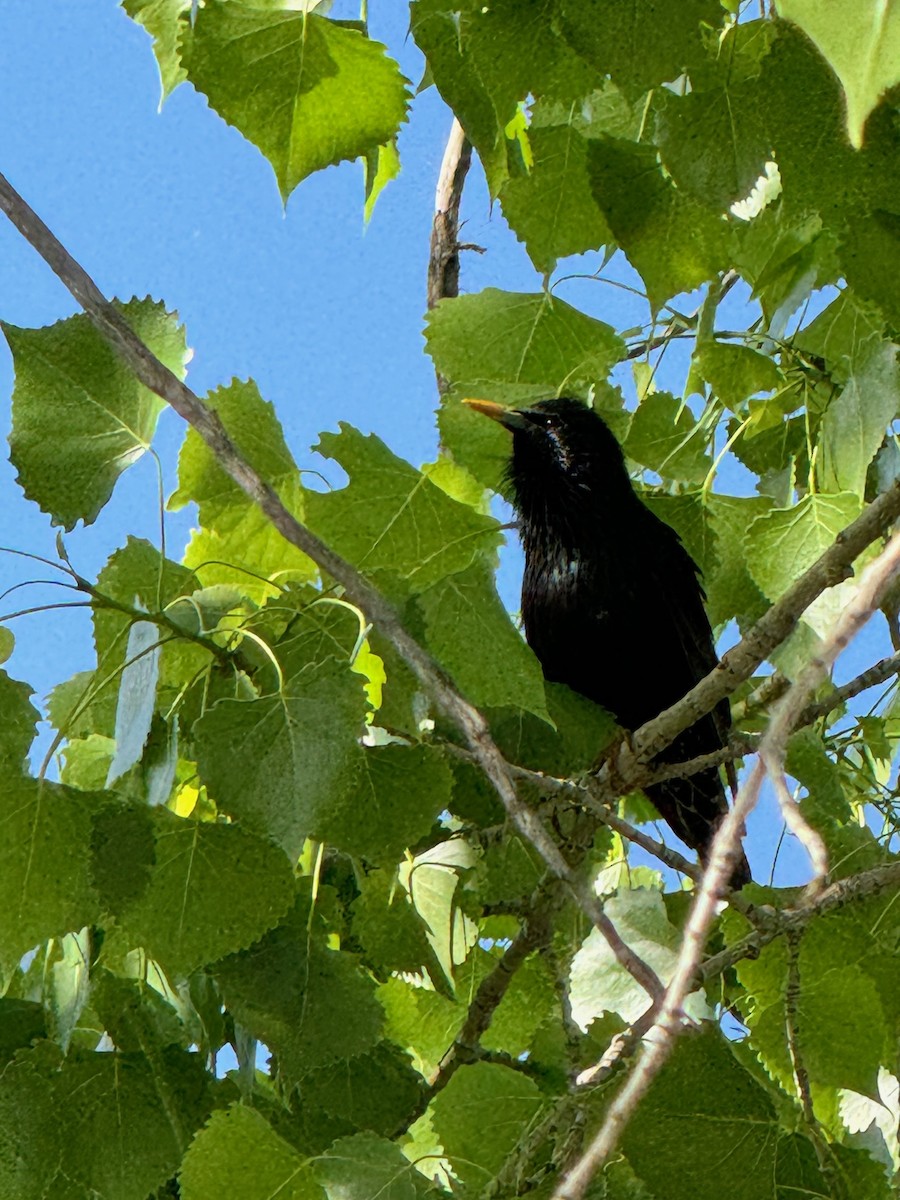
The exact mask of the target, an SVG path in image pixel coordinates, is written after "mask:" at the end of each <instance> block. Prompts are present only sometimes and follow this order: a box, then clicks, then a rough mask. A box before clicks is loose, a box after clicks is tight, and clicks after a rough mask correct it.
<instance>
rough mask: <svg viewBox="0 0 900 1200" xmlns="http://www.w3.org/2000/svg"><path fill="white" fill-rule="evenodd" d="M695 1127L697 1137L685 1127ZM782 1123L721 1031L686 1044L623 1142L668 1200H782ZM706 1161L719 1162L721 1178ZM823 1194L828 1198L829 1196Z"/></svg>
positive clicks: (706, 1029)
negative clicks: (724, 1199)
mask: <svg viewBox="0 0 900 1200" xmlns="http://www.w3.org/2000/svg"><path fill="white" fill-rule="evenodd" d="M686 1128H690V1130H691V1136H690V1138H689V1139H688V1138H686V1137H685V1129H686ZM778 1134H779V1125H778V1121H777V1118H776V1113H775V1109H774V1106H773V1104H772V1101H771V1100H770V1098H769V1096H768V1095H767V1094H766V1091H765V1090H764V1089H763V1088H762V1087H761V1086H760V1084H759V1083H757V1082H756V1080H755V1079H754V1078H753V1076H752V1075H751V1074H750V1073H749V1072H748V1071H746V1070H745V1069H744V1068H743V1067H742V1066H741V1065H740V1063H739V1062H738V1061H737V1059H736V1058H735V1056H734V1054H733V1052H732V1050H731V1048H730V1046H729V1044H728V1042H727V1041H726V1040H725V1039H724V1038H723V1036H722V1034H721V1033H720V1032H719V1030H718V1029H717V1028H716V1027H715V1026H714V1025H711V1024H710V1023H705V1024H704V1026H703V1030H702V1032H700V1033H693V1034H688V1035H686V1036H684V1037H682V1038H679V1040H678V1042H677V1043H676V1046H675V1050H674V1052H673V1054H672V1057H671V1058H670V1060H669V1062H668V1063H667V1064H666V1066H665V1067H664V1068H663V1069H662V1071H661V1072H660V1074H659V1075H658V1076H657V1077H656V1079H655V1080H654V1082H653V1083H652V1084H651V1086H650V1090H649V1091H648V1093H647V1095H646V1096H645V1098H644V1100H643V1101H642V1103H641V1104H640V1106H639V1107H638V1109H637V1111H636V1112H635V1114H634V1116H633V1118H632V1120H631V1121H630V1122H629V1124H628V1126H627V1128H626V1130H625V1133H624V1134H623V1137H622V1149H623V1150H624V1152H625V1154H626V1156H627V1158H628V1161H629V1162H630V1164H631V1166H632V1167H633V1168H634V1170H635V1171H636V1172H637V1174H638V1175H639V1176H640V1178H641V1179H643V1180H644V1182H645V1183H647V1184H648V1186H649V1187H650V1188H651V1189H652V1190H653V1192H654V1194H659V1195H664V1196H665V1197H666V1200H720V1198H721V1196H722V1195H723V1194H727V1195H728V1196H729V1197H732V1198H733V1200H776V1198H777V1197H778V1196H779V1195H780V1194H781V1192H780V1190H779V1181H778V1166H779V1161H778ZM698 1162H707V1163H716V1164H717V1169H716V1171H714V1172H707V1173H705V1172H702V1171H698V1170H697V1163H698ZM822 1194H825V1193H824V1192H823V1193H822Z"/></svg>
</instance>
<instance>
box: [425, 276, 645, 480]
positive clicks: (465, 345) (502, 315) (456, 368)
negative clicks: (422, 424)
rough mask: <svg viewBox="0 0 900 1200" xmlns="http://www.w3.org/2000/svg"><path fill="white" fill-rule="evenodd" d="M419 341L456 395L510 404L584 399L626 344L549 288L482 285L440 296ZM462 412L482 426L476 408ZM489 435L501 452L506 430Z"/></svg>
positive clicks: (506, 453)
mask: <svg viewBox="0 0 900 1200" xmlns="http://www.w3.org/2000/svg"><path fill="white" fill-rule="evenodd" d="M425 338H426V342H427V347H428V353H429V354H430V355H431V358H432V360H433V362H434V365H435V368H436V369H437V370H438V371H439V372H440V373H441V375H443V376H444V377H445V378H446V379H449V380H450V382H451V383H452V384H453V389H454V392H455V393H456V394H457V395H459V396H474V397H478V398H481V399H485V400H496V401H498V402H501V403H504V404H511V405H514V404H528V403H532V402H534V401H537V400H544V399H546V398H547V397H549V396H557V395H565V396H582V397H585V398H586V397H587V394H588V391H589V389H590V387H591V385H592V384H594V383H597V382H599V381H601V380H605V379H606V376H607V374H608V373H609V370H610V368H611V367H613V366H614V365H615V364H616V363H617V362H619V361H620V360H621V359H622V358H624V357H625V343H624V342H623V341H622V339H621V338H620V337H619V335H618V334H617V333H616V332H615V330H614V329H613V328H612V326H611V325H607V324H606V323H605V322H604V321H596V320H594V318H593V317H588V316H586V315H585V314H584V313H581V312H579V311H578V310H577V309H575V308H572V306H571V305H569V304H566V303H565V301H564V300H559V299H557V297H555V296H553V295H551V294H550V293H549V292H538V293H534V294H530V293H519V292H501V291H498V290H497V289H496V288H486V289H485V290H484V291H483V292H479V293H478V294H477V295H474V296H460V297H458V298H456V299H453V300H442V301H441V302H440V304H438V306H437V307H436V308H435V309H433V310H432V311H431V312H430V313H429V314H428V327H427V329H426V331H425ZM469 416H470V418H471V420H472V421H473V422H479V429H480V427H481V426H483V425H486V424H488V422H486V421H485V420H484V418H483V417H482V416H480V415H479V414H478V413H470V414H469ZM494 432H495V434H496V436H497V441H496V445H497V447H498V449H499V448H500V447H503V446H505V447H506V450H505V455H508V453H509V437H508V435H505V434H504V432H503V430H502V429H498V430H496V431H494ZM454 452H455V451H454ZM505 455H504V456H505ZM461 461H463V462H465V459H464V458H462V459H461Z"/></svg>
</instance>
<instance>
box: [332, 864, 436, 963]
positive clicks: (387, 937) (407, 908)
mask: <svg viewBox="0 0 900 1200" xmlns="http://www.w3.org/2000/svg"><path fill="white" fill-rule="evenodd" d="M359 888H360V894H359V896H358V897H357V898H356V900H354V902H353V905H352V908H351V910H350V911H351V918H352V930H353V937H354V940H355V941H357V942H358V943H359V944H360V946H361V947H362V950H363V957H364V959H365V961H366V962H367V963H369V964H370V965H372V966H373V967H374V968H375V969H376V970H377V971H378V972H379V974H381V973H390V972H394V971H408V972H410V973H413V974H415V973H417V972H421V971H422V969H423V968H424V967H429V968H433V966H434V964H435V963H436V960H435V957H434V951H433V950H432V949H431V946H430V944H429V942H428V937H427V930H428V927H427V926H426V924H425V922H424V921H423V919H422V918H421V917H420V916H419V914H418V913H417V912H416V910H415V909H414V908H413V906H412V902H411V900H410V898H409V893H408V892H407V891H406V889H405V888H403V887H401V886H400V885H399V883H398V882H397V880H396V878H395V877H394V876H393V875H390V874H388V872H386V871H369V872H368V873H367V874H366V875H364V876H363V877H362V879H361V880H360V884H359ZM429 974H432V970H431V969H429ZM437 974H438V975H440V971H439V970H438V972H437Z"/></svg>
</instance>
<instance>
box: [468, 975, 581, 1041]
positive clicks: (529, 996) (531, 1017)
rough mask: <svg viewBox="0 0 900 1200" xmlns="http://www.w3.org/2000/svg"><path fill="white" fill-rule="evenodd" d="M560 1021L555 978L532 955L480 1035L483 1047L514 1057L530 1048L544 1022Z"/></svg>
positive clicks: (515, 976) (560, 1012)
mask: <svg viewBox="0 0 900 1200" xmlns="http://www.w3.org/2000/svg"><path fill="white" fill-rule="evenodd" d="M561 1020H562V1011H561V1009H560V1007H559V996H558V993H557V985H556V979H555V978H554V975H553V971H552V970H551V968H550V966H549V965H548V963H547V960H546V959H544V958H542V957H540V956H538V955H533V956H532V957H531V958H529V959H527V960H526V961H525V963H524V964H523V966H521V967H520V968H519V970H518V971H517V972H516V974H515V975H514V977H513V979H512V982H511V983H510V985H509V987H508V988H507V990H506V994H505V995H504V997H503V999H502V1000H501V1001H500V1003H499V1005H498V1006H497V1008H496V1011H495V1012H494V1016H493V1019H492V1020H491V1024H490V1027H489V1029H488V1030H487V1033H485V1035H484V1037H483V1038H482V1044H483V1045H484V1047H485V1049H486V1050H501V1051H503V1052H504V1053H505V1054H511V1055H512V1056H513V1057H514V1058H518V1057H519V1056H520V1055H523V1054H527V1053H528V1052H529V1051H530V1050H532V1048H533V1045H534V1040H535V1036H536V1034H537V1032H538V1030H539V1029H540V1027H541V1026H542V1025H543V1024H544V1023H545V1022H548V1023H549V1022H552V1023H553V1024H558V1023H559V1022H560V1021H561Z"/></svg>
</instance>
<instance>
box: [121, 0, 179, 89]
mask: <svg viewBox="0 0 900 1200" xmlns="http://www.w3.org/2000/svg"><path fill="white" fill-rule="evenodd" d="M121 3H122V7H123V8H124V9H125V11H126V12H127V13H128V15H129V17H131V19H132V20H133V21H137V23H138V24H139V25H143V27H144V28H145V29H146V30H147V32H148V33H149V34H150V36H151V37H152V38H153V53H154V55H155V57H156V65H157V67H158V68H159V81H160V85H161V87H162V93H161V95H160V99H159V103H160V107H162V103H163V101H164V100H165V99H166V97H167V96H169V95H171V93H172V92H174V90H175V88H176V87H178V85H179V83H181V82H182V80H184V79H186V78H187V72H186V71H185V69H184V67H183V66H182V65H181V56H180V55H179V53H178V41H179V38H180V36H181V24H182V19H183V18H184V16H185V15H186V14H187V13H188V12H190V9H191V0H121Z"/></svg>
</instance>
